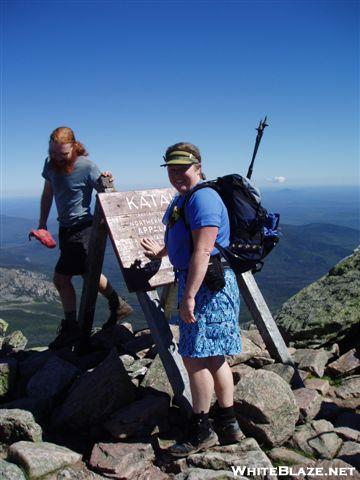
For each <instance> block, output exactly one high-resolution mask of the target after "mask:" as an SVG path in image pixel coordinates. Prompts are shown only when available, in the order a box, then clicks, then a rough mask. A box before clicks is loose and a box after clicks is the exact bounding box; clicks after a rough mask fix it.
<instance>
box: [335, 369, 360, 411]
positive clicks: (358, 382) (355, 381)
mask: <svg viewBox="0 0 360 480" xmlns="http://www.w3.org/2000/svg"><path fill="white" fill-rule="evenodd" d="M335 395H336V396H337V397H338V398H342V399H344V400H346V399H349V398H351V399H358V400H359V402H360V375H357V376H354V377H348V378H344V380H343V381H342V382H341V385H340V386H339V387H336V388H335ZM357 406H359V404H358V405H357Z"/></svg>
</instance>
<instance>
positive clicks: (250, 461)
mask: <svg viewBox="0 0 360 480" xmlns="http://www.w3.org/2000/svg"><path fill="white" fill-rule="evenodd" d="M187 463H188V465H189V467H190V468H203V469H207V470H216V471H217V470H220V471H223V470H228V471H229V473H233V470H232V467H235V466H242V467H243V468H244V471H246V470H247V469H255V470H254V472H253V474H252V476H251V478H253V479H255V480H259V479H263V478H268V476H267V473H266V470H268V469H270V468H271V467H272V464H271V462H270V460H269V458H268V457H267V456H266V454H265V453H264V452H263V451H262V450H261V448H260V447H259V445H258V443H257V442H256V440H255V439H254V438H246V439H245V440H242V441H241V442H240V443H236V444H234V445H228V446H222V447H213V448H212V449H211V450H208V451H205V452H200V453H195V454H194V455H190V456H189V457H188V458H187ZM261 469H263V472H262V473H261V472H259V470H261ZM233 475H234V474H233ZM241 475H243V476H245V475H246V473H241V471H237V476H236V478H239V477H240V478H241ZM234 477H235V475H234ZM217 478H221V477H220V476H219V477H217Z"/></svg>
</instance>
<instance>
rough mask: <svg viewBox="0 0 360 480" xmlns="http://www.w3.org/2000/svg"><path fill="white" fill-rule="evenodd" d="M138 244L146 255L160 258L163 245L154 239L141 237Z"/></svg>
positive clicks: (151, 257)
mask: <svg viewBox="0 0 360 480" xmlns="http://www.w3.org/2000/svg"><path fill="white" fill-rule="evenodd" d="M140 245H141V246H142V247H143V249H144V254H145V256H146V257H148V258H150V259H153V258H161V257H162V256H163V255H162V252H163V251H164V247H163V246H161V245H159V244H158V243H157V242H156V241H155V240H153V239H152V238H147V237H145V238H143V239H142V240H141V241H140Z"/></svg>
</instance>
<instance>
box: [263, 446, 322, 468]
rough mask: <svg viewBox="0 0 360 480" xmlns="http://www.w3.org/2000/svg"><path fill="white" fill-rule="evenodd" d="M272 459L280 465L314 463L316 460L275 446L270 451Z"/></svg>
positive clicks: (269, 454)
mask: <svg viewBox="0 0 360 480" xmlns="http://www.w3.org/2000/svg"><path fill="white" fill-rule="evenodd" d="M268 456H269V458H270V460H272V461H273V462H276V463H277V464H280V465H313V464H314V463H315V461H314V460H312V459H311V458H308V457H304V455H300V454H299V453H296V452H294V451H293V450H289V449H288V448H284V447H277V448H273V449H272V450H270V452H268Z"/></svg>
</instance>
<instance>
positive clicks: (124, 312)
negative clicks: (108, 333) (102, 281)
mask: <svg viewBox="0 0 360 480" xmlns="http://www.w3.org/2000/svg"><path fill="white" fill-rule="evenodd" d="M112 297H114V296H112ZM109 309H110V316H109V318H108V320H107V322H106V323H104V325H103V326H102V329H103V330H106V329H107V328H111V327H114V326H115V325H116V324H117V322H118V321H120V320H123V319H124V318H125V317H127V316H129V315H131V314H132V313H133V311H134V310H133V308H132V307H130V305H129V304H128V303H127V302H126V301H125V300H124V299H123V298H121V297H118V295H117V294H116V299H114V298H110V299H109Z"/></svg>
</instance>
